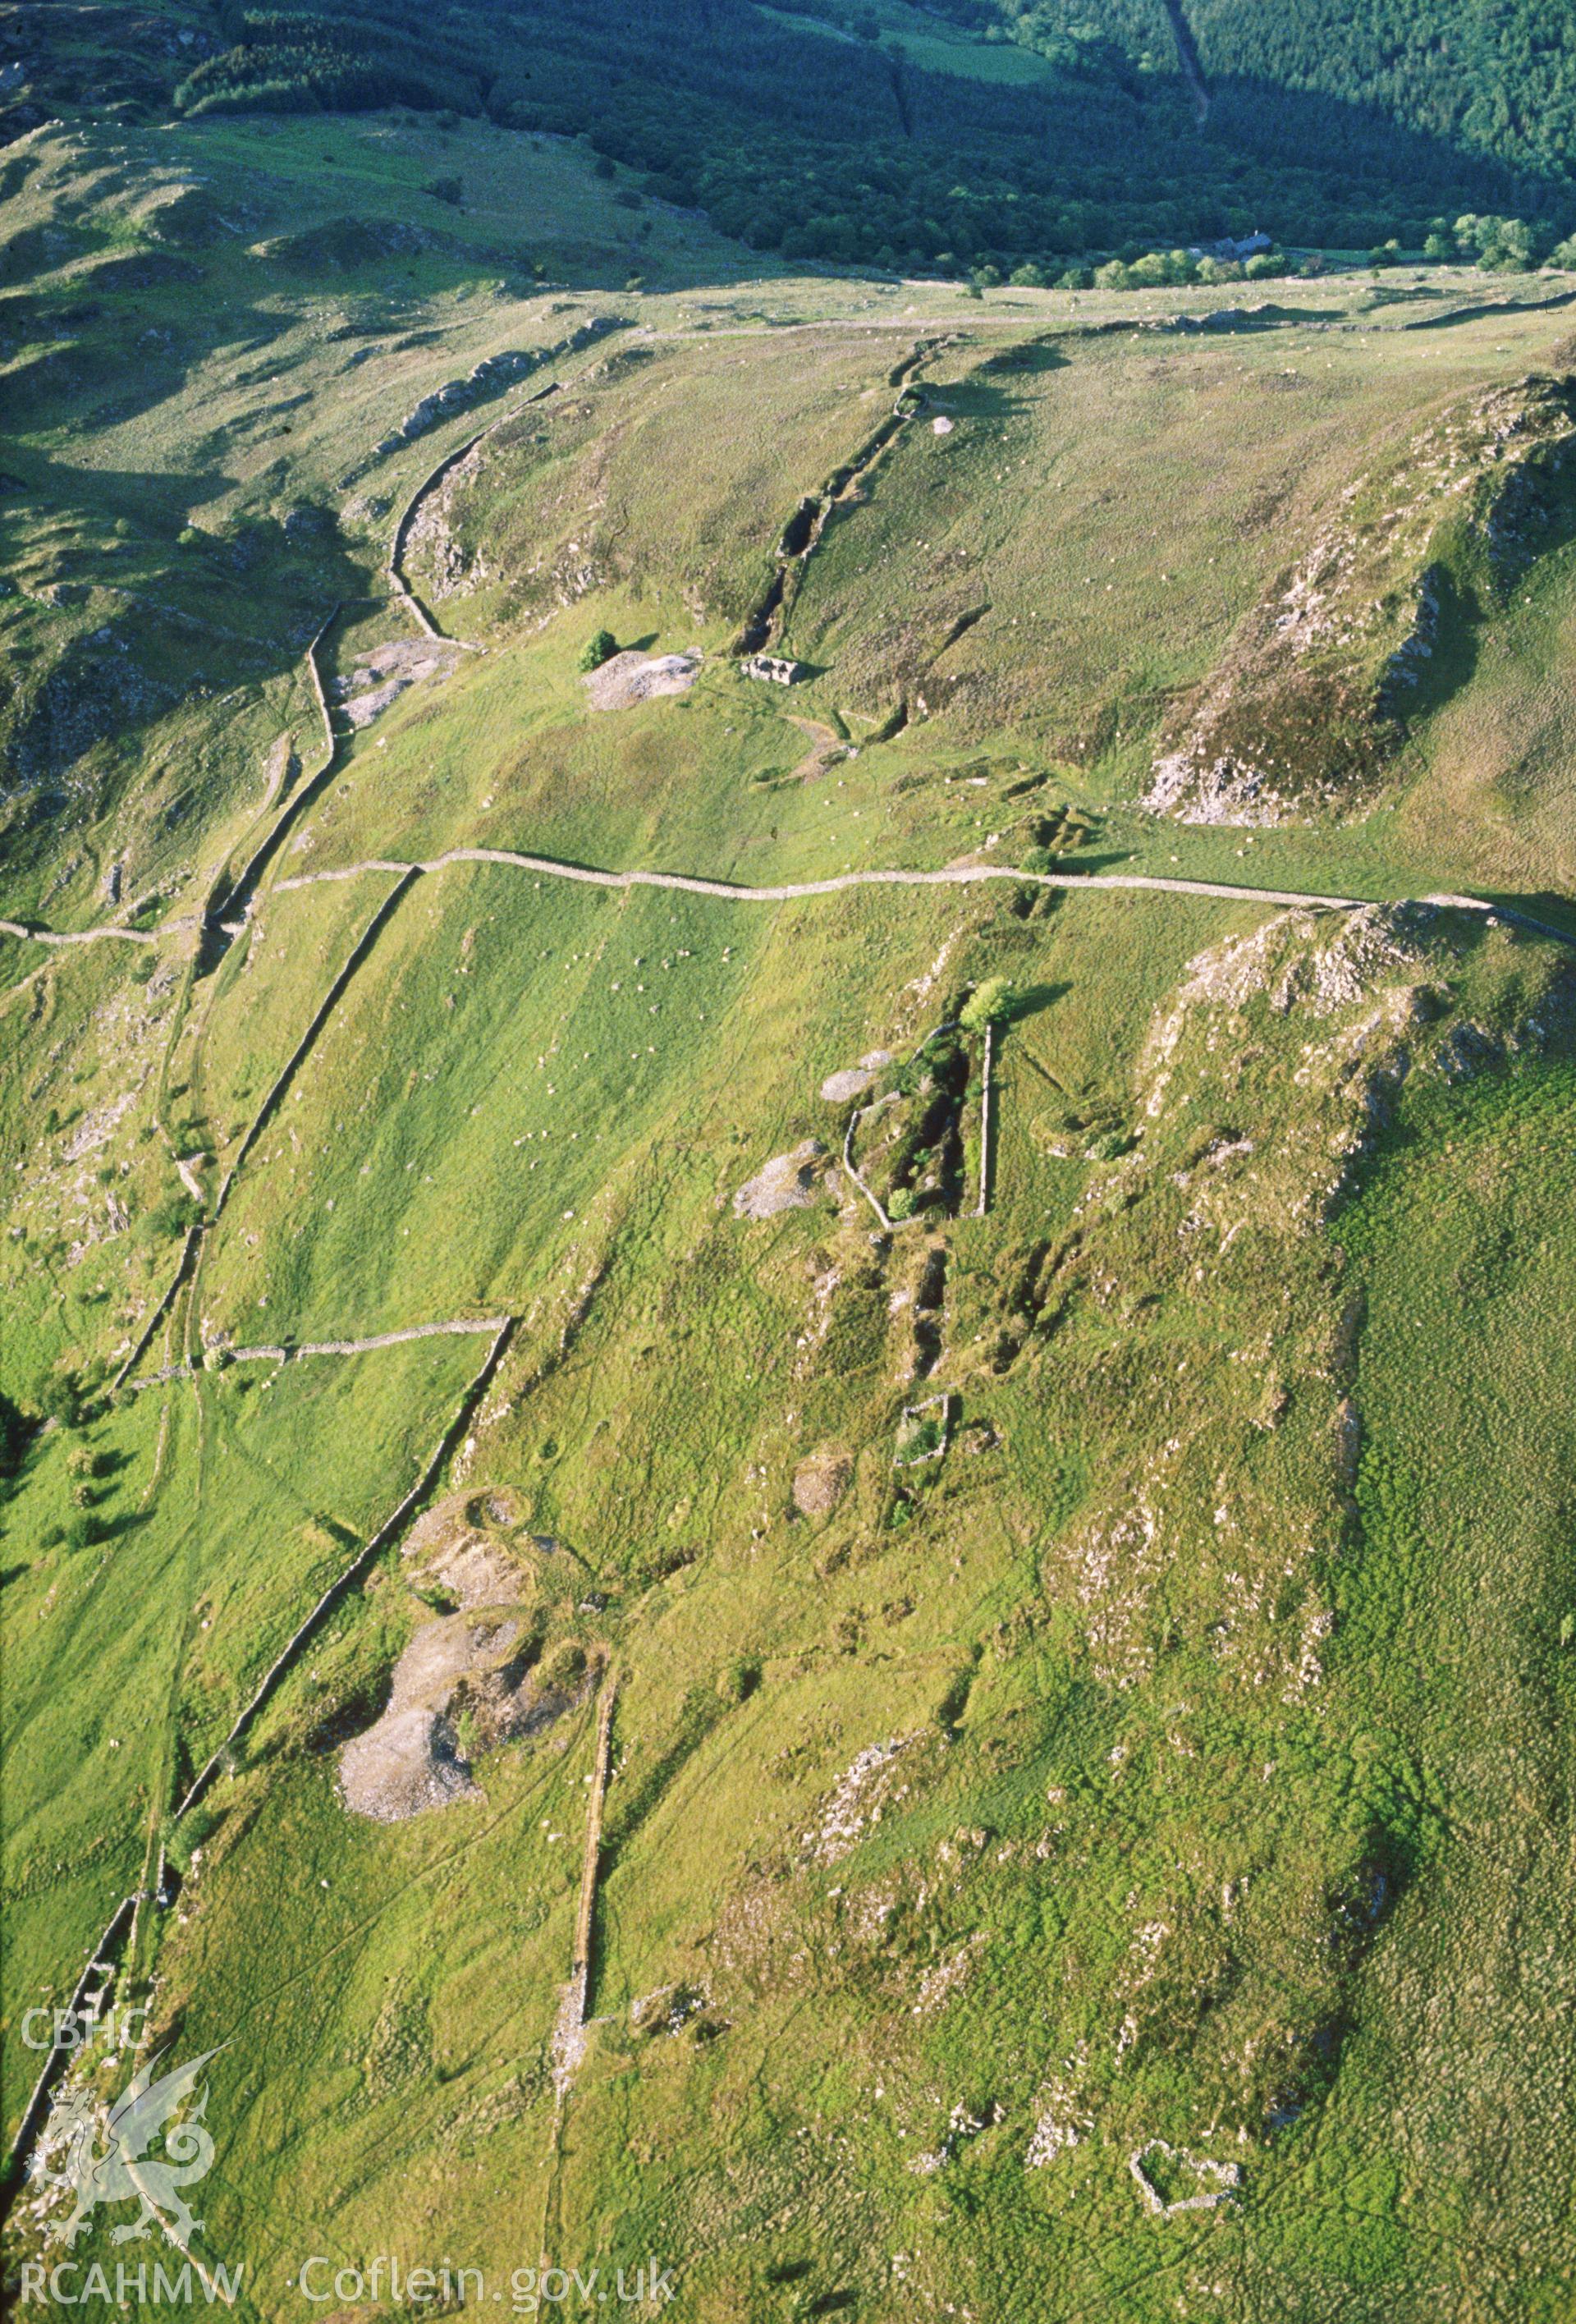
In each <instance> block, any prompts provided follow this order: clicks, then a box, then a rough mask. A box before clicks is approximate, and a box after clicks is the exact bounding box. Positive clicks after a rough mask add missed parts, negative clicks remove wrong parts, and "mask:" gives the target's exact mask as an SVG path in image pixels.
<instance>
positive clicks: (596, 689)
mask: <svg viewBox="0 0 1576 2324" xmlns="http://www.w3.org/2000/svg"><path fill="white" fill-rule="evenodd" d="M699 668H700V656H699V654H697V653H676V654H650V655H648V654H641V653H632V652H626V653H615V654H610V655H609V657H608V659H606V661H604V663H603V664H602V666H601V668H600V669H594V670H591V671H589V672H588V673H587V675H586V676H585V678H584V679H583V680H582V681H581V683H582V684H583V685H584V687H585V691H586V693H587V694H588V695H589V696H591V707H592V708H593V710H628V709H630V708H631V706H632V705H633V704H635V703H637V702H646V701H649V700H650V697H651V696H653V695H658V694H685V693H687V692H688V690H689V688H690V687H692V686H693V685H694V684H695V680H696V671H697V670H698V669H699Z"/></svg>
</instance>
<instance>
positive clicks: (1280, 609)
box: [1144, 377, 1576, 825]
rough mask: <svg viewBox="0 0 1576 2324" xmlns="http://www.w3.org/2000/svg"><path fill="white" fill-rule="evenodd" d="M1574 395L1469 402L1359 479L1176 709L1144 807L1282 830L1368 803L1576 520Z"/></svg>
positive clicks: (1536, 388) (1523, 394)
mask: <svg viewBox="0 0 1576 2324" xmlns="http://www.w3.org/2000/svg"><path fill="white" fill-rule="evenodd" d="M1573 451H1576V380H1571V379H1549V378H1543V377H1534V378H1529V379H1525V380H1521V381H1518V382H1516V383H1515V384H1513V385H1512V386H1509V387H1502V388H1495V389H1493V390H1491V391H1489V392H1487V393H1482V394H1479V395H1476V396H1474V397H1472V398H1471V399H1470V401H1468V402H1466V403H1464V404H1461V405H1459V406H1457V407H1456V408H1455V409H1454V410H1451V411H1448V412H1446V413H1445V414H1444V415H1443V416H1442V418H1440V419H1438V420H1434V421H1433V422H1432V423H1431V424H1430V425H1429V426H1428V427H1427V428H1425V429H1422V430H1421V431H1420V432H1419V433H1418V434H1417V435H1416V436H1415V437H1414V438H1413V439H1412V441H1411V442H1410V443H1409V444H1408V445H1407V446H1406V447H1405V449H1404V451H1403V452H1402V453H1401V454H1400V456H1399V457H1397V458H1396V459H1395V460H1393V461H1391V462H1390V463H1388V464H1387V465H1386V466H1384V467H1382V468H1380V469H1378V470H1376V471H1375V472H1373V473H1372V474H1370V475H1368V476H1365V477H1363V478H1360V479H1359V481H1358V482H1357V483H1356V484H1352V485H1350V487H1349V488H1348V489H1347V491H1346V492H1345V493H1343V494H1342V496H1341V503H1340V506H1339V508H1338V509H1337V511H1336V512H1334V514H1333V515H1332V517H1331V518H1330V519H1329V520H1328V521H1326V522H1325V523H1324V524H1323V526H1322V527H1321V528H1320V530H1319V531H1318V533H1317V535H1316V536H1315V538H1314V539H1313V543H1312V545H1311V547H1310V548H1309V549H1308V550H1307V551H1306V553H1305V554H1304V557H1303V558H1302V559H1301V560H1300V562H1299V563H1298V564H1297V565H1295V567H1293V568H1292V570H1291V571H1290V572H1289V573H1286V574H1283V575H1282V576H1280V578H1279V579H1278V580H1277V581H1276V585H1275V586H1274V588H1273V589H1272V590H1271V591H1270V593H1269V594H1268V595H1267V596H1266V597H1265V598H1264V599H1263V600H1262V601H1261V602H1260V603H1259V604H1258V606H1256V607H1255V608H1254V610H1253V611H1252V612H1251V613H1249V615H1248V617H1247V619H1246V620H1245V621H1244V622H1243V623H1242V625H1241V627H1240V630H1239V632H1238V633H1237V636H1236V638H1235V639H1234V640H1233V641H1232V643H1231V645H1230V648H1229V650H1228V651H1227V653H1226V655H1225V658H1224V659H1223V660H1222V661H1221V664H1220V665H1219V667H1218V668H1217V669H1215V670H1214V672H1213V673H1212V675H1211V676H1210V678H1207V679H1206V680H1205V682H1204V684H1203V686H1202V687H1200V688H1199V689H1198V690H1197V691H1196V692H1195V693H1194V695H1192V696H1189V697H1188V698H1187V699H1186V700H1185V701H1184V702H1183V703H1182V704H1181V705H1179V708H1178V711H1177V713H1176V715H1175V717H1174V719H1173V720H1172V722H1171V724H1170V726H1169V729H1168V731H1167V733H1166V735H1165V736H1164V738H1163V742H1162V747H1161V749H1160V752H1159V753H1158V755H1157V758H1156V761H1155V763H1154V767H1153V770H1152V773H1151V778H1150V784H1149V789H1148V793H1147V797H1146V798H1145V800H1144V804H1145V806H1146V807H1148V808H1150V809H1151V811H1152V812H1154V813H1155V814H1157V815H1175V816H1178V817H1180V818H1181V820H1183V821H1184V822H1187V823H1213V824H1244V825H1247V824H1260V825H1262V824H1276V823H1287V822H1294V821H1298V820H1304V819H1307V818H1309V817H1311V816H1317V815H1319V814H1322V813H1323V814H1340V813H1347V812H1350V811H1352V810H1353V809H1358V810H1360V809H1363V808H1366V807H1368V806H1369V805H1370V804H1371V803H1372V801H1373V800H1374V798H1375V797H1376V796H1377V795H1378V792H1379V790H1380V789H1381V788H1382V786H1383V783H1384V781H1385V779H1386V777H1387V770H1388V769H1389V766H1390V763H1391V761H1393V760H1394V759H1395V757H1396V753H1397V752H1398V751H1399V750H1400V748H1401V746H1402V744H1403V743H1404V742H1405V739H1406V734H1407V732H1408V726H1409V724H1410V722H1411V721H1412V720H1414V719H1415V717H1416V715H1418V714H1419V712H1420V711H1422V710H1424V709H1426V708H1427V707H1428V706H1430V704H1431V702H1433V700H1436V699H1439V698H1442V696H1443V694H1444V693H1445V692H1447V691H1448V690H1449V687H1450V686H1451V684H1452V672H1451V668H1450V648H1451V645H1452V636H1453V635H1454V633H1455V632H1458V631H1459V632H1464V631H1466V630H1467V629H1470V625H1471V624H1472V623H1474V622H1478V621H1480V620H1482V619H1483V618H1485V617H1486V616H1487V615H1488V613H1491V612H1492V611H1493V610H1494V608H1495V607H1496V606H1497V605H1498V604H1502V603H1503V602H1504V599H1505V597H1506V595H1507V592H1508V591H1509V590H1510V588H1511V587H1512V586H1514V584H1515V583H1516V580H1517V579H1518V578H1519V577H1520V576H1522V575H1523V574H1524V573H1525V570H1526V568H1527V567H1528V566H1529V565H1530V564H1531V563H1532V562H1533V561H1534V560H1535V558H1537V557H1539V556H1540V555H1542V554H1543V553H1544V552H1545V550H1547V549H1550V548H1553V546H1555V545H1556V544H1557V543H1558V541H1559V540H1560V539H1563V538H1564V537H1565V535H1566V533H1567V532H1568V530H1570V529H1571V526H1572V524H1573V523H1576V495H1573V493H1572V491H1571V475H1572V473H1573V471H1572V466H1571V462H1572V455H1573Z"/></svg>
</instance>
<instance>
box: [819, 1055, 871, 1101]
mask: <svg viewBox="0 0 1576 2324" xmlns="http://www.w3.org/2000/svg"><path fill="white" fill-rule="evenodd" d="M874 1080H875V1074H873V1073H872V1072H871V1071H870V1070H869V1069H868V1068H867V1067H865V1066H863V1065H847V1066H845V1067H844V1068H843V1072H842V1073H840V1074H827V1076H826V1078H825V1081H824V1082H823V1083H822V1084H821V1094H822V1096H823V1097H824V1098H825V1101H826V1102H827V1104H828V1105H847V1104H849V1103H851V1102H852V1101H853V1099H854V1098H856V1097H862V1096H863V1095H864V1093H865V1092H866V1090H867V1089H869V1088H870V1086H871V1083H872V1082H873V1081H874Z"/></svg>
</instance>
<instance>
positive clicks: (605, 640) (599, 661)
mask: <svg viewBox="0 0 1576 2324" xmlns="http://www.w3.org/2000/svg"><path fill="white" fill-rule="evenodd" d="M617 651H618V640H617V639H616V638H615V637H614V636H613V632H612V631H611V630H598V631H597V632H596V634H595V635H594V637H589V638H587V639H586V641H585V650H584V651H583V652H582V654H581V656H580V667H581V669H583V670H589V669H601V668H602V665H603V663H604V661H607V660H609V659H611V658H612V657H613V655H614V654H615V653H617Z"/></svg>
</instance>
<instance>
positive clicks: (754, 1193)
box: [733, 1138, 826, 1219]
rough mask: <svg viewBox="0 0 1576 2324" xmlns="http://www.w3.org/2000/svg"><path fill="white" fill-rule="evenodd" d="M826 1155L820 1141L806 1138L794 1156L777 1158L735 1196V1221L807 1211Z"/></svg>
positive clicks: (792, 1154) (797, 1147)
mask: <svg viewBox="0 0 1576 2324" xmlns="http://www.w3.org/2000/svg"><path fill="white" fill-rule="evenodd" d="M825 1153H826V1148H825V1147H824V1146H823V1145H822V1143H821V1141H820V1139H818V1138H806V1139H805V1140H804V1142H803V1144H802V1145H799V1146H796V1147H795V1148H793V1150H792V1152H791V1153H788V1154H774V1155H773V1156H772V1158H771V1160H770V1162H769V1163H768V1164H767V1165H766V1167H765V1168H764V1169H763V1170H758V1171H757V1172H756V1174H755V1176H754V1177H753V1178H751V1179H749V1180H748V1181H747V1182H746V1183H745V1184H744V1185H742V1186H741V1187H740V1189H739V1191H738V1193H737V1194H735V1195H734V1197H733V1215H734V1216H735V1218H741V1219H773V1218H775V1217H776V1216H777V1214H778V1213H779V1211H807V1210H808V1209H809V1207H810V1204H811V1203H812V1202H813V1201H814V1200H815V1195H816V1178H817V1177H818V1176H819V1175H820V1165H821V1163H822V1162H823V1160H824V1159H825Z"/></svg>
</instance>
